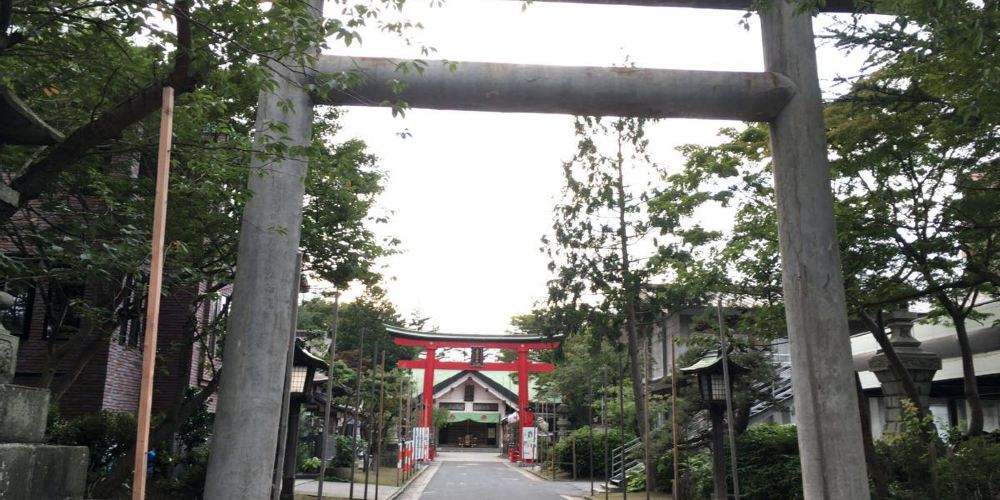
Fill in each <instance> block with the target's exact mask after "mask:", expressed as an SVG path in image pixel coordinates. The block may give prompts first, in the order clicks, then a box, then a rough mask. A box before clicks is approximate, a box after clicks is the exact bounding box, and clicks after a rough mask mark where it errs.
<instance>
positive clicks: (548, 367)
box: [386, 325, 562, 459]
mask: <svg viewBox="0 0 1000 500" xmlns="http://www.w3.org/2000/svg"><path fill="white" fill-rule="evenodd" d="M386 331H387V332H389V335H392V339H393V342H395V343H396V344H397V345H402V346H409V347H420V348H422V349H423V350H424V353H425V357H424V359H414V360H401V361H399V363H398V365H397V366H399V367H400V368H406V369H411V370H413V369H422V370H424V384H423V387H424V392H423V408H422V409H421V411H420V413H419V416H418V419H419V420H418V423H419V425H420V427H431V425H432V423H433V413H434V370H436V369H442V370H472V371H510V372H517V413H518V434H517V435H518V457H523V456H524V450H523V449H522V448H523V446H524V443H523V440H522V439H521V436H522V435H523V433H524V428H526V427H532V426H533V425H534V423H535V415H534V413H533V412H531V411H530V410H529V408H528V404H529V402H530V400H529V398H530V395H529V394H528V374H529V373H540V372H551V371H553V370H555V366H554V365H552V364H551V363H535V362H532V361H531V360H529V359H528V353H529V352H530V351H531V350H532V349H534V350H551V349H556V348H557V347H559V341H560V340H561V338H562V336H554V337H545V336H541V335H463V334H454V333H432V332H417V331H413V330H407V329H404V328H399V327H395V326H390V325H386ZM445 348H457V349H470V350H471V352H470V357H469V359H470V361H446V360H439V359H437V350H438V349H445ZM486 349H506V350H513V351H516V352H517V360H516V361H514V362H513V363H504V362H487V361H486V358H485V350H486ZM430 458H431V459H433V458H434V455H433V452H431V457H430Z"/></svg>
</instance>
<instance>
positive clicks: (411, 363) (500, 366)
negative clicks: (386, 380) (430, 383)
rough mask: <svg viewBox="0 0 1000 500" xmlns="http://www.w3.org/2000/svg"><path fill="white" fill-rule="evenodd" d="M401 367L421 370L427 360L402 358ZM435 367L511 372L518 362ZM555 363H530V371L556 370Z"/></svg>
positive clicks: (436, 365) (451, 363)
mask: <svg viewBox="0 0 1000 500" xmlns="http://www.w3.org/2000/svg"><path fill="white" fill-rule="evenodd" d="M396 366H398V367H399V368H404V369H408V370H420V369H424V368H426V367H427V364H426V361H425V360H423V359H401V360H399V362H398V363H397V364H396ZM434 368H435V369H441V370H472V371H493V372H509V371H517V369H518V364H517V363H516V362H515V363H484V364H483V365H482V366H475V365H473V364H472V363H467V362H463V361H440V360H438V361H435V362H434ZM555 369H556V367H555V365H552V364H549V363H528V371H529V372H538V373H543V372H544V373H548V372H552V371H555Z"/></svg>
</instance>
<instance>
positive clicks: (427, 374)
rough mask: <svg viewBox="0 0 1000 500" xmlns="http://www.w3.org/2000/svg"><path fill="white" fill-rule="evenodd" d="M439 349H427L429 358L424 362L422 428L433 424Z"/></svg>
mask: <svg viewBox="0 0 1000 500" xmlns="http://www.w3.org/2000/svg"><path fill="white" fill-rule="evenodd" d="M436 351H437V348H434V347H427V348H425V349H424V352H425V353H427V358H426V359H425V360H424V411H423V412H422V413H421V414H420V426H421V427H430V426H431V425H432V424H433V419H434V417H433V415H434V361H436V360H435V359H434V358H435V356H434V355H435V352H436Z"/></svg>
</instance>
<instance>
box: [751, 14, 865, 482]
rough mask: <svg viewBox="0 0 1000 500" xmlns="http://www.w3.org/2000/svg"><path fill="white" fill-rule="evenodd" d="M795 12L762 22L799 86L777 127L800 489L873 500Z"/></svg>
mask: <svg viewBox="0 0 1000 500" xmlns="http://www.w3.org/2000/svg"><path fill="white" fill-rule="evenodd" d="M797 9H798V5H797V4H796V3H794V2H788V1H787V0H771V1H770V2H767V3H766V4H765V5H764V7H763V8H762V9H761V12H760V16H761V33H762V38H763V46H764V64H765V68H766V69H767V70H768V71H773V72H777V73H781V74H784V75H786V76H787V77H789V78H790V79H791V80H792V82H793V83H794V84H795V88H796V93H795V95H794V96H793V97H792V99H791V100H790V101H789V103H788V105H787V106H785V108H784V109H783V110H782V111H781V113H779V114H778V116H777V118H775V119H774V120H772V121H771V122H770V130H771V151H772V156H773V159H774V189H775V200H776V203H777V212H778V236H779V241H780V248H781V264H782V287H783V289H784V299H785V315H786V319H787V323H788V337H789V341H790V342H789V344H790V347H791V358H792V380H793V384H794V390H795V411H796V416H797V419H798V424H799V425H798V440H799V453H800V459H801V462H802V485H803V491H804V493H805V498H806V499H809V500H813V499H824V500H833V499H837V500H868V498H870V497H869V493H868V479H867V477H868V476H867V472H866V469H865V455H864V449H863V447H862V442H861V417H860V413H859V410H858V399H857V394H856V392H855V387H854V367H853V365H852V361H851V346H850V338H849V330H848V326H847V307H846V302H845V297H844V287H843V276H842V274H841V267H840V254H839V250H838V247H837V230H836V227H835V224H834V218H833V194H832V193H831V190H830V174H829V170H830V166H829V163H828V161H827V156H826V155H827V147H826V135H825V130H824V125H823V104H822V100H821V96H820V89H819V80H818V77H817V73H816V50H815V45H814V42H813V32H812V20H811V18H810V17H809V14H808V13H805V14H802V15H799V14H797V13H796V10H797Z"/></svg>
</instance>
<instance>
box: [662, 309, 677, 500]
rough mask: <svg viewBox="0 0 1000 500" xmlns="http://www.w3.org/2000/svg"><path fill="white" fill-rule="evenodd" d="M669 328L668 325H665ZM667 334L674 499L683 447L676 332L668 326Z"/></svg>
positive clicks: (672, 490)
mask: <svg viewBox="0 0 1000 500" xmlns="http://www.w3.org/2000/svg"><path fill="white" fill-rule="evenodd" d="M664 328H667V325H664ZM667 335H668V338H669V341H668V344H670V426H671V427H672V432H673V440H674V446H673V448H674V484H673V488H671V493H673V498H674V500H679V499H680V497H681V496H680V491H681V464H680V461H681V448H680V444H679V443H678V441H679V440H680V432H679V431H678V429H677V339H675V338H674V333H673V331H671V330H670V329H669V328H667Z"/></svg>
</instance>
